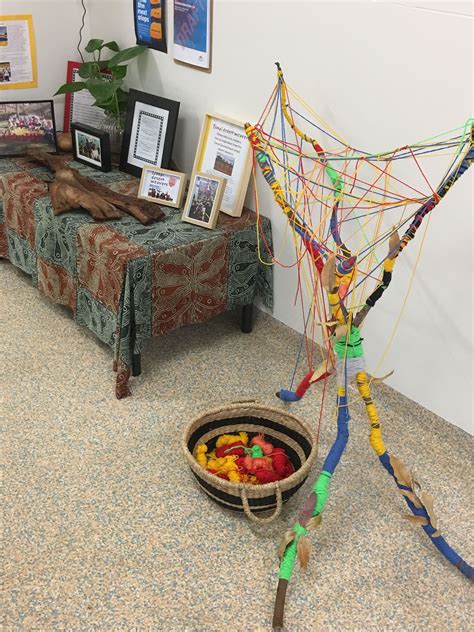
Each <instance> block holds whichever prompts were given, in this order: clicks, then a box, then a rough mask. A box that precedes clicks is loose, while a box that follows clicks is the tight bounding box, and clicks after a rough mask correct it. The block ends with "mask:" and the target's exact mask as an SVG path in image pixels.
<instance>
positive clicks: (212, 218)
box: [181, 171, 226, 228]
mask: <svg viewBox="0 0 474 632" xmlns="http://www.w3.org/2000/svg"><path fill="white" fill-rule="evenodd" d="M225 187H226V181H225V179H224V178H220V177H218V176H215V175H213V174H209V173H204V172H199V171H198V172H196V173H194V174H193V175H192V177H191V181H190V183H189V190H188V196H187V198H186V204H185V206H184V211H183V215H182V217H181V219H182V220H183V222H189V223H190V224H196V225H197V226H202V227H203V228H215V225H216V223H217V217H218V215H219V211H220V210H221V204H222V197H223V195H224V190H225Z"/></svg>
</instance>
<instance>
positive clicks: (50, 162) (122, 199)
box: [28, 151, 165, 225]
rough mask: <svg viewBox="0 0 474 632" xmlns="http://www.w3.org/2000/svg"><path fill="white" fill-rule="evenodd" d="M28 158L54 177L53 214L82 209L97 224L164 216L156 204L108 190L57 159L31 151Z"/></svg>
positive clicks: (51, 187)
mask: <svg viewBox="0 0 474 632" xmlns="http://www.w3.org/2000/svg"><path fill="white" fill-rule="evenodd" d="M28 158H29V159H30V160H32V161H35V162H39V163H41V164H43V165H46V166H47V167H48V168H49V169H51V171H53V172H54V174H55V179H54V181H53V182H51V183H50V184H49V192H50V194H51V203H52V205H53V211H54V214H55V215H61V213H66V212H67V211H73V210H77V209H78V208H83V209H84V210H86V211H88V212H89V214H90V215H91V216H92V217H93V218H94V219H95V220H98V221H101V220H108V219H119V218H120V217H123V215H124V214H127V215H133V217H135V218H136V219H137V220H138V221H139V222H141V223H142V224H145V225H147V224H151V223H152V222H157V221H159V220H161V219H163V218H164V216H165V214H164V212H163V209H162V208H161V207H160V206H159V205H157V204H154V203H153V202H147V201H146V200H140V199H138V198H135V197H133V196H131V195H123V194H122V193H116V192H115V191H111V190H110V189H108V188H107V187H104V186H102V185H101V184H97V182H94V180H91V179H90V178H86V177H85V176H82V175H81V174H80V173H79V171H77V169H73V168H72V167H68V166H67V165H66V164H65V163H64V158H61V157H60V156H54V155H52V154H47V153H46V152H43V151H31V152H29V153H28Z"/></svg>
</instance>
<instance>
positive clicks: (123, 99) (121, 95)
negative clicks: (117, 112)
mask: <svg viewBox="0 0 474 632" xmlns="http://www.w3.org/2000/svg"><path fill="white" fill-rule="evenodd" d="M117 99H118V102H119V104H121V105H122V104H125V103H127V102H128V92H125V90H122V88H119V89H118V90H117Z"/></svg>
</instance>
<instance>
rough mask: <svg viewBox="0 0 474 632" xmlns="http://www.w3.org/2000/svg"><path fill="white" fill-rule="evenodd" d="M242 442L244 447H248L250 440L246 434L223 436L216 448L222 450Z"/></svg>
mask: <svg viewBox="0 0 474 632" xmlns="http://www.w3.org/2000/svg"><path fill="white" fill-rule="evenodd" d="M237 441H242V443H243V444H244V445H247V443H248V442H249V438H248V435H247V433H246V432H239V434H236V435H226V434H224V435H221V436H220V437H219V438H218V439H217V441H216V448H221V447H222V446H223V445H229V444H231V443H237Z"/></svg>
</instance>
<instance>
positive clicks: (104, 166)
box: [71, 123, 112, 171]
mask: <svg viewBox="0 0 474 632" xmlns="http://www.w3.org/2000/svg"><path fill="white" fill-rule="evenodd" d="M71 137H72V152H73V156H74V160H77V162H80V163H82V164H83V165H87V166H88V167H92V168H93V169H98V170H99V171H110V170H111V168H112V160H111V154H110V137H109V134H108V133H107V132H104V131H103V130H100V129H97V128H96V127H92V126H90V125H84V124H83V123H71Z"/></svg>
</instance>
